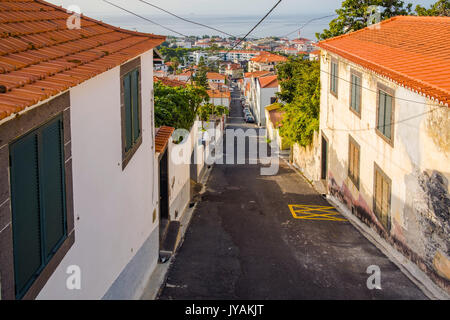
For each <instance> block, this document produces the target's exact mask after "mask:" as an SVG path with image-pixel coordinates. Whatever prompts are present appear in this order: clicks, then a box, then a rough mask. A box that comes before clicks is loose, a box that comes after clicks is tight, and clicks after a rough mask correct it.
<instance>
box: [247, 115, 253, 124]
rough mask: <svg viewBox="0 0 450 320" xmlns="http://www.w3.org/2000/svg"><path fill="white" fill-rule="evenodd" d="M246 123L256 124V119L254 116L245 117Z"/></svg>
mask: <svg viewBox="0 0 450 320" xmlns="http://www.w3.org/2000/svg"><path fill="white" fill-rule="evenodd" d="M245 122H247V123H255V118H253V116H252V115H249V116H248V117H245Z"/></svg>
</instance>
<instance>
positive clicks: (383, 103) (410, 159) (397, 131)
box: [316, 16, 450, 292]
mask: <svg viewBox="0 0 450 320" xmlns="http://www.w3.org/2000/svg"><path fill="white" fill-rule="evenodd" d="M449 38H450V18H449V17H410V16H408V17H406V16H405V17H394V18H392V19H389V20H386V21H384V22H382V23H380V24H377V25H374V26H371V27H368V28H365V29H362V30H359V31H356V32H353V33H350V34H346V35H343V36H340V37H336V38H332V39H328V40H325V41H322V42H321V43H319V47H320V48H321V56H320V61H321V112H320V133H319V134H320V137H319V141H318V144H319V147H318V148H317V149H316V150H317V151H316V153H317V154H318V157H317V158H318V159H320V163H321V166H320V178H321V179H322V180H323V181H325V182H326V186H327V190H328V193H329V194H331V195H332V196H334V197H336V198H337V199H339V200H340V201H341V202H342V203H344V204H345V205H346V206H347V207H348V208H349V209H350V210H351V211H352V212H353V214H354V215H356V216H357V217H358V218H359V219H361V220H362V221H363V222H364V223H366V224H367V225H369V226H371V227H372V228H374V229H375V230H376V231H377V232H378V233H379V234H380V235H381V236H382V237H384V238H385V239H386V240H388V241H389V242H390V244H391V245H392V246H393V247H394V248H396V249H397V250H398V251H400V252H401V253H402V254H403V255H405V256H406V257H407V258H409V259H410V260H411V261H413V262H414V263H416V264H417V265H418V266H419V267H420V268H421V269H422V270H423V271H424V272H425V273H426V274H427V275H428V276H429V277H430V278H431V279H432V280H433V281H435V283H437V284H438V285H439V286H441V287H442V288H444V289H446V290H447V292H448V291H449V289H450V260H449V257H450V220H449V215H450V196H449V180H450V119H449V103H450V55H449V50H450V44H449V43H448V42H445V41H442V39H449Z"/></svg>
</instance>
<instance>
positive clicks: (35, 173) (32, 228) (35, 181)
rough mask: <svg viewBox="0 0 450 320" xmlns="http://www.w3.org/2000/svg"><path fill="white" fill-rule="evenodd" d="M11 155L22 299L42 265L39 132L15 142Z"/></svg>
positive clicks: (17, 284)
mask: <svg viewBox="0 0 450 320" xmlns="http://www.w3.org/2000/svg"><path fill="white" fill-rule="evenodd" d="M10 155H11V205H12V217H13V224H12V227H13V245H14V276H15V288H16V296H17V297H18V298H19V299H20V298H21V297H22V296H23V294H24V292H26V289H27V288H28V286H29V284H30V283H32V281H33V280H34V277H35V275H36V274H37V273H38V271H39V269H40V267H41V265H42V255H41V251H42V250H41V249H42V248H41V243H42V241H41V217H40V199H39V162H38V137H37V134H36V133H32V134H29V135H27V136H25V137H24V138H22V139H20V140H19V141H17V142H15V143H14V144H12V145H11V147H10Z"/></svg>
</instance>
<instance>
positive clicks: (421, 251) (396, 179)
mask: <svg viewBox="0 0 450 320" xmlns="http://www.w3.org/2000/svg"><path fill="white" fill-rule="evenodd" d="M324 54H325V57H327V59H325V58H324V57H322V59H321V69H322V70H325V71H327V72H321V86H322V89H321V114H320V129H321V131H322V132H323V133H324V134H325V136H326V137H327V138H328V140H329V178H332V179H333V180H334V182H335V183H336V187H337V188H340V189H341V192H342V194H343V196H344V197H345V198H346V199H349V198H352V199H353V201H354V203H355V204H357V205H358V206H361V207H363V208H365V209H364V210H367V211H368V213H369V215H370V216H371V217H372V219H373V220H374V221H377V218H376V216H375V215H374V214H373V195H374V163H376V164H377V165H378V166H379V167H380V168H381V169H382V170H383V171H384V173H385V174H386V175H387V176H388V177H389V178H390V179H391V180H392V190H391V210H390V214H391V220H390V221H391V230H390V231H389V233H390V235H393V236H395V237H396V238H397V239H400V241H402V242H403V243H406V245H407V246H408V247H410V248H411V249H412V250H413V251H414V252H415V253H416V254H418V255H419V256H420V257H421V258H423V259H425V260H426V261H428V262H429V263H430V265H429V266H431V260H432V259H433V255H435V254H436V252H437V251H439V250H443V251H445V250H446V249H445V247H446V246H447V245H448V243H447V245H446V244H445V239H439V237H434V238H433V239H431V238H430V237H428V236H426V235H425V234H423V229H426V226H425V224H426V223H427V221H428V219H431V220H433V219H435V226H436V225H439V223H440V222H439V218H438V217H437V216H436V215H435V214H434V213H433V210H434V209H433V208H428V209H426V210H422V209H423V208H427V206H428V203H429V200H427V199H429V197H430V196H431V195H430V194H427V191H424V190H422V188H423V185H421V183H422V181H421V179H424V178H426V176H425V174H428V175H431V174H432V172H434V171H437V172H439V173H440V174H442V176H443V177H444V180H445V179H446V180H447V181H444V184H445V183H447V186H446V188H447V195H448V187H449V185H448V181H449V180H450V150H449V143H448V141H449V135H450V134H449V130H450V127H449V117H448V113H449V111H448V107H445V106H444V107H439V106H436V105H434V102H432V101H431V100H429V99H427V98H425V97H423V96H421V95H419V94H417V93H415V92H413V91H411V90H409V89H407V88H404V87H402V86H400V85H397V84H395V83H394V82H392V81H389V80H387V79H385V78H383V77H381V76H378V75H377V74H375V73H373V72H371V71H369V70H366V69H364V68H362V67H360V66H358V65H356V64H354V63H351V62H349V61H347V60H345V59H343V58H339V78H343V79H348V81H344V80H342V79H339V84H338V90H339V92H338V97H339V98H336V97H335V96H334V95H332V94H330V93H329V84H330V77H329V70H330V57H331V56H332V55H331V54H327V53H326V52H325V51H323V52H322V55H324ZM335 57H337V56H335ZM350 68H354V69H355V70H357V71H359V72H361V73H362V74H363V79H362V86H363V89H362V106H361V118H359V117H358V116H357V115H355V114H354V113H353V112H351V111H350V110H349V103H350V102H349V99H350V98H349V97H350V94H349V90H350V83H349V80H350ZM377 83H381V84H384V85H385V86H387V87H389V88H391V89H393V90H394V91H395V99H394V101H395V104H394V122H396V124H395V126H394V137H393V146H391V145H390V144H388V143H387V142H386V141H384V140H383V139H382V138H381V137H380V136H379V135H378V134H376V132H375V129H374V128H375V127H376V110H377V105H376V104H377ZM435 108H439V110H438V111H433V110H434V109H435ZM349 135H351V136H352V137H353V139H355V140H356V142H357V143H358V144H359V145H360V147H361V156H360V157H361V158H360V188H359V190H358V189H356V187H355V186H354V184H353V183H352V182H351V180H350V179H349V178H348V176H347V173H348V148H349V146H348V145H349ZM435 182H436V181H433V183H435ZM444 192H445V191H444ZM417 221H419V222H417ZM447 223H448V221H447ZM422 228H423V229H422ZM446 241H447V242H448V239H447V240H446Z"/></svg>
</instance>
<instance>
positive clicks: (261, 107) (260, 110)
mask: <svg viewBox="0 0 450 320" xmlns="http://www.w3.org/2000/svg"><path fill="white" fill-rule="evenodd" d="M276 92H278V87H275V88H261V86H260V84H259V81H258V80H257V81H256V85H255V103H254V114H255V117H256V122H257V123H258V124H259V125H260V126H265V125H266V107H267V106H268V105H270V98H272V97H275V93H276Z"/></svg>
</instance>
